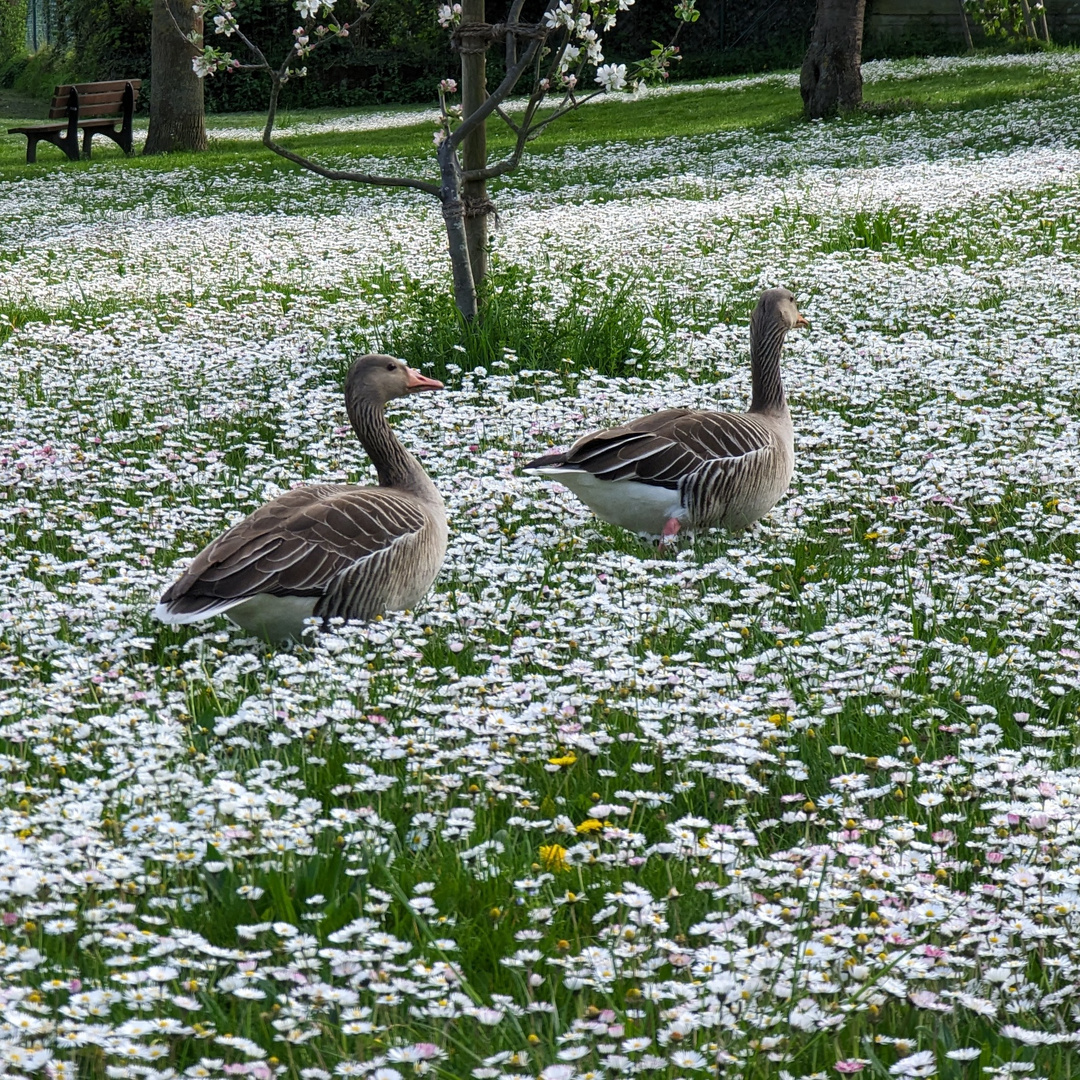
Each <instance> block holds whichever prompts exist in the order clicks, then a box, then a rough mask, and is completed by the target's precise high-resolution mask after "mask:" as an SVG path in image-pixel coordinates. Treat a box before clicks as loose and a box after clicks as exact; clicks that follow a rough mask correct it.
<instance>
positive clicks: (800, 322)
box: [795, 315, 810, 330]
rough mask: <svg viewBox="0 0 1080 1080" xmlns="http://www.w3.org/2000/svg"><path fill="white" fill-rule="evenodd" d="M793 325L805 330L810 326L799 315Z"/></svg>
mask: <svg viewBox="0 0 1080 1080" xmlns="http://www.w3.org/2000/svg"><path fill="white" fill-rule="evenodd" d="M795 325H796V326H801V327H803V328H804V329H806V330H809V329H810V324H809V323H808V322H807V321H806V320H805V319H804V318H803V317H802V316H801V315H800V316H799V317H798V318H797V319H796V320H795Z"/></svg>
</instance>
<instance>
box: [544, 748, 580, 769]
mask: <svg viewBox="0 0 1080 1080" xmlns="http://www.w3.org/2000/svg"><path fill="white" fill-rule="evenodd" d="M575 761H577V754H575V753H574V752H573V751H572V750H571V751H570V753H569V754H564V755H563V756H562V757H553V758H548V764H549V765H560V766H567V767H568V766H570V765H573V764H574V762H575Z"/></svg>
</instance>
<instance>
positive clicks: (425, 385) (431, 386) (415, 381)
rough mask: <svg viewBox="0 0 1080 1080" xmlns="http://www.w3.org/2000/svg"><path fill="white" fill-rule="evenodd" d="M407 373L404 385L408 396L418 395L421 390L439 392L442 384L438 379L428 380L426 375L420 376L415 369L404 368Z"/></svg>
mask: <svg viewBox="0 0 1080 1080" xmlns="http://www.w3.org/2000/svg"><path fill="white" fill-rule="evenodd" d="M405 370H406V371H407V372H408V375H409V377H408V380H407V381H406V383H405V385H406V386H407V387H408V388H409V393H410V394H418V393H420V391H421V390H441V389H442V388H443V384H442V383H441V382H439V380H438V379H429V378H428V377H427V376H426V375H421V374H420V372H419V371H417V370H416V368H406V369H405Z"/></svg>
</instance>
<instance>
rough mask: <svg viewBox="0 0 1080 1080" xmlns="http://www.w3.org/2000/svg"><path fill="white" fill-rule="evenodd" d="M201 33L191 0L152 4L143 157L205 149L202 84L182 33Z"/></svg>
mask: <svg viewBox="0 0 1080 1080" xmlns="http://www.w3.org/2000/svg"><path fill="white" fill-rule="evenodd" d="M192 30H195V31H198V32H199V33H200V34H201V33H202V18H201V17H200V16H197V15H196V14H195V13H194V12H193V11H192V10H191V3H190V0H154V7H153V16H152V22H151V26H150V130H149V131H148V132H147V136H146V146H145V147H144V148H143V153H144V154H165V153H169V152H170V151H173V150H205V149H206V122H205V114H204V111H203V80H202V79H200V78H199V77H198V76H197V75H196V74H195V72H194V71H192V69H191V59H192V57H193V56H194V55H195V50H194V49H193V48H192V46H191V44H190V42H188V41H185V40H184V35H186V34H188V33H190V32H191V31H192Z"/></svg>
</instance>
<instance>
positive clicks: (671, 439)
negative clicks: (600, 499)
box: [562, 409, 772, 488]
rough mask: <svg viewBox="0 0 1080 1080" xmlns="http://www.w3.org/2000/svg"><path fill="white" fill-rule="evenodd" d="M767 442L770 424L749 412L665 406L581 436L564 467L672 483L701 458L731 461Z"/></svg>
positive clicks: (611, 476) (609, 476)
mask: <svg viewBox="0 0 1080 1080" xmlns="http://www.w3.org/2000/svg"><path fill="white" fill-rule="evenodd" d="M771 444H772V435H771V433H770V431H769V429H768V428H767V427H766V426H765V425H763V424H762V423H760V422H759V421H758V420H757V419H755V417H753V416H750V415H746V414H734V413H709V412H696V411H693V410H690V409H666V410H664V411H663V412H658V413H653V414H652V415H650V416H643V417H641V419H639V420H635V421H633V422H632V423H629V424H624V425H623V426H621V427H617V428H608V429H606V430H604V431H597V432H593V433H592V434H590V435H585V436H583V437H582V438H581V439H579V440H578V441H577V442H576V443H574V445H573V446H572V447H571V448H570V449H569V451H567V453H566V455H565V461H564V463H563V465H562V467H563V468H566V469H583V470H585V471H587V472H590V473H592V474H593V475H595V476H597V477H598V478H600V479H602V480H635V481H637V482H638V483H643V484H653V485H655V486H658V487H670V488H674V487H676V486H678V483H679V481H680V480H681V479H682V478H683V477H684V476H686V475H688V474H689V473H691V472H694V471H695V470H697V469H698V468H700V467H701V466H702V465H703V464H704V463H705V462H708V461H716V460H720V459H726V460H729V461H730V462H731V463H732V464H734V462H735V460H737V459H741V458H744V457H746V456H747V455H750V454H756V453H758V452H760V451H761V450H765V449H767V448H768V447H769V446H770V445H771Z"/></svg>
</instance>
